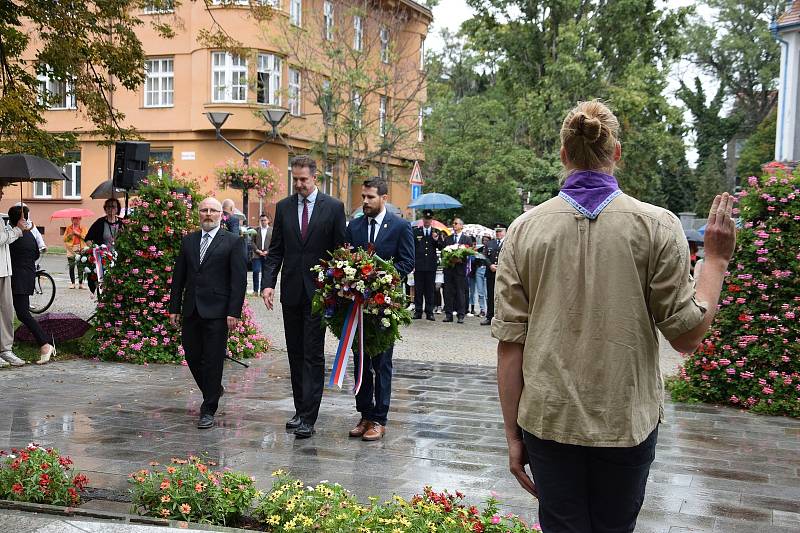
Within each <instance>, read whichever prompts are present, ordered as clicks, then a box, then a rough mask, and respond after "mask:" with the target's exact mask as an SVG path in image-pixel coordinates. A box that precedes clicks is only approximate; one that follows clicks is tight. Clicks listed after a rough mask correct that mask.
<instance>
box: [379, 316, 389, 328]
mask: <svg viewBox="0 0 800 533" xmlns="http://www.w3.org/2000/svg"><path fill="white" fill-rule="evenodd" d="M381 324H383V327H385V328H388V327H389V326H390V325H391V322H389V319H388V318H382V319H381Z"/></svg>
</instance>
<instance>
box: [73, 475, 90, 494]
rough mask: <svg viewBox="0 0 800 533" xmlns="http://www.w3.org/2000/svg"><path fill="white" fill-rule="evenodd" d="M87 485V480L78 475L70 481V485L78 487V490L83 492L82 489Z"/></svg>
mask: <svg viewBox="0 0 800 533" xmlns="http://www.w3.org/2000/svg"><path fill="white" fill-rule="evenodd" d="M87 483H89V478H87V477H86V476H85V475H83V474H78V475H77V476H75V478H74V479H73V480H72V484H73V485H75V486H76V487H78V490H83V487H84V486H86V484H87Z"/></svg>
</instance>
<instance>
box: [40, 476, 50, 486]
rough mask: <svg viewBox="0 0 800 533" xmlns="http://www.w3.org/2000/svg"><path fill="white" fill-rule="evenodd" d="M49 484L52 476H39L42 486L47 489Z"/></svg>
mask: <svg viewBox="0 0 800 533" xmlns="http://www.w3.org/2000/svg"><path fill="white" fill-rule="evenodd" d="M49 484H50V476H48V475H47V474H42V475H41V476H39V485H40V486H42V487H46V486H47V485H49Z"/></svg>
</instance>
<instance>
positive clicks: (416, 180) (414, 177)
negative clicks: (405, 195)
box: [408, 161, 425, 185]
mask: <svg viewBox="0 0 800 533" xmlns="http://www.w3.org/2000/svg"><path fill="white" fill-rule="evenodd" d="M408 182H409V183H410V184H411V185H425V180H424V179H422V170H420V168H419V161H414V170H412V171H411V179H409V180H408Z"/></svg>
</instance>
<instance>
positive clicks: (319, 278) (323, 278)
mask: <svg viewBox="0 0 800 533" xmlns="http://www.w3.org/2000/svg"><path fill="white" fill-rule="evenodd" d="M317 279H318V280H320V281H325V274H324V273H322V272H320V273H319V274H318V275H317Z"/></svg>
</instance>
